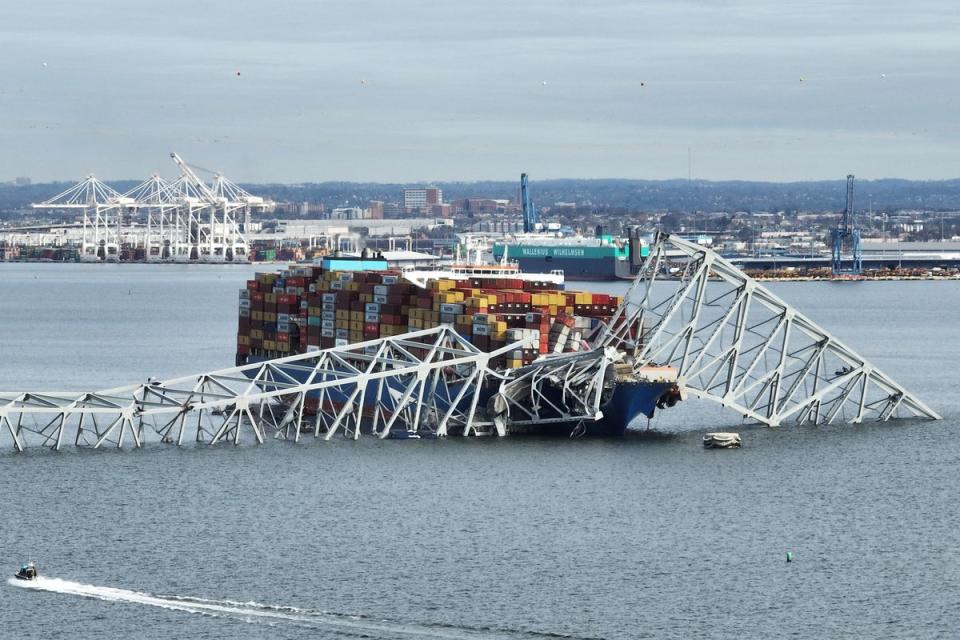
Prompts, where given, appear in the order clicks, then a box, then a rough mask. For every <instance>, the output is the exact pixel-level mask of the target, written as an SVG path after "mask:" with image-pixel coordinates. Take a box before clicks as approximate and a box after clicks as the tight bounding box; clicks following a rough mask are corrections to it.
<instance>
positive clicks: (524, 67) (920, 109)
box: [0, 0, 960, 182]
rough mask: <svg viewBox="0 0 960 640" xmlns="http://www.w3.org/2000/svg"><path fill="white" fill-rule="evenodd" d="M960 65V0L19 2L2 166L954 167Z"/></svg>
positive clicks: (429, 175) (35, 169)
mask: <svg viewBox="0 0 960 640" xmlns="http://www.w3.org/2000/svg"><path fill="white" fill-rule="evenodd" d="M17 5H19V6H17ZM134 6H135V7H137V8H131V7H134ZM958 79H960V3H958V2H957V0H911V1H910V2H904V1H903V0H862V1H856V0H853V1H851V0H829V1H820V0H805V1H803V2H785V1H777V0H747V1H742V2H741V1H725V0H715V1H708V0H704V1H685V0H669V1H665V2H618V1H616V0H589V1H586V0H575V1H567V0H524V1H523V2H517V1H516V0H482V1H480V0H476V1H474V2H464V1H456V0H444V1H427V0H408V1H406V2H395V1H391V0H337V1H328V0H302V1H297V2H285V1H279V0H274V1H272V2H249V1H245V0H204V1H203V2H197V1H196V0H186V1H183V0H167V1H166V2H163V3H154V2H142V1H133V0H101V1H96V2H94V1H84V0H59V1H49V0H31V1H30V2H26V1H22V2H14V1H13V0H11V2H8V3H5V6H4V8H3V15H2V19H0V149H2V151H0V180H8V179H11V178H13V177H14V176H20V175H24V176H30V177H32V178H33V179H34V181H46V180H51V179H78V178H80V177H82V176H83V175H85V174H87V173H95V174H96V175H98V176H100V177H103V178H106V179H120V178H131V179H134V178H141V177H146V176H147V175H149V174H150V173H152V172H160V173H161V175H167V176H174V175H176V173H177V172H176V169H175V167H174V166H173V164H172V163H171V161H170V160H169V157H168V156H169V152H170V151H178V152H179V153H180V154H181V155H182V156H184V158H186V159H187V161H188V162H190V163H192V164H196V165H199V166H202V167H209V168H211V169H218V170H222V171H223V172H224V173H225V174H226V175H228V176H229V177H231V178H233V179H235V180H239V181H252V182H302V181H327V180H352V181H390V182H404V181H434V180H436V181H440V180H479V179H515V178H516V177H517V175H518V174H519V173H520V172H521V171H526V172H528V173H529V174H531V177H532V178H534V179H537V178H562V177H569V178H577V177H584V178H600V177H623V178H652V179H659V178H681V177H682V178H685V177H687V173H688V170H690V171H691V172H692V175H693V177H695V178H705V179H712V180H721V179H745V180H777V181H781V180H784V181H788V180H807V179H839V178H842V177H843V176H844V175H846V174H847V173H855V174H857V176H858V177H860V178H882V177H904V178H918V179H940V178H953V177H958V176H960V117H958V115H960V114H958V106H960V100H958V98H960V82H958ZM688 159H689V160H690V163H689V165H688Z"/></svg>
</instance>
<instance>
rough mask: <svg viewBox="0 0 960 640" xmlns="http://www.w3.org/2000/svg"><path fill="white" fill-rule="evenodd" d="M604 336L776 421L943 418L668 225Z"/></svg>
mask: <svg viewBox="0 0 960 640" xmlns="http://www.w3.org/2000/svg"><path fill="white" fill-rule="evenodd" d="M598 343H599V344H601V345H605V346H612V347H615V348H617V349H624V350H629V351H631V352H632V353H633V354H634V366H635V367H637V368H638V367H642V366H644V365H649V364H654V363H656V364H661V365H670V366H674V367H676V368H677V370H678V373H679V375H680V376H681V382H682V387H683V388H684V389H685V391H686V393H687V394H689V395H694V396H696V397H700V398H706V399H708V400H712V401H714V402H717V403H720V404H722V405H724V406H726V407H730V408H731V409H733V410H735V411H737V412H739V413H740V414H741V415H743V416H744V418H745V419H747V420H750V421H755V422H760V423H763V424H766V425H769V426H777V425H781V424H784V423H787V422H795V423H809V424H828V423H832V422H835V421H836V422H840V421H844V422H853V423H859V422H863V421H867V420H879V421H886V420H889V419H891V418H895V417H915V418H928V419H934V420H936V419H939V418H940V416H939V415H937V413H936V412H935V411H933V410H932V409H931V408H930V407H928V406H927V405H926V404H924V403H923V402H922V401H921V400H920V399H919V398H917V397H916V396H914V395H913V394H912V393H910V392H909V391H907V390H906V389H904V388H903V387H902V386H901V385H900V384H898V383H897V382H895V381H894V380H893V379H891V378H890V377H889V376H887V375H886V374H884V373H883V372H881V371H880V370H879V369H877V367H875V366H874V365H873V364H871V363H870V362H869V361H868V360H866V359H865V358H864V357H862V356H861V355H859V354H857V353H856V352H855V351H853V349H851V348H850V347H848V346H847V345H846V344H844V343H843V342H841V341H840V340H838V339H837V338H836V337H834V336H832V335H830V334H829V333H828V332H827V331H826V330H824V329H823V328H821V327H820V326H819V325H817V324H816V323H814V322H813V321H812V320H810V319H809V318H807V317H806V316H805V315H803V314H802V313H800V312H799V311H798V310H796V309H794V308H793V307H792V306H790V305H789V304H787V303H786V302H784V301H783V300H781V299H780V298H779V297H778V296H776V295H775V294H774V293H772V292H771V291H769V290H768V289H767V288H766V287H764V286H763V285H761V284H760V283H759V282H757V281H756V280H754V279H752V278H750V277H749V276H747V275H746V274H744V273H743V272H742V271H740V270H739V269H737V268H736V267H734V266H733V265H732V264H730V263H729V262H728V261H727V260H725V259H723V258H722V257H721V256H719V255H718V254H716V253H715V252H713V251H711V250H710V249H707V248H705V247H702V246H700V245H698V244H694V243H692V242H688V241H686V240H683V239H681V238H677V237H674V236H671V235H668V234H664V233H661V234H658V236H657V239H656V241H655V242H654V244H653V246H652V247H651V251H650V257H649V258H648V259H647V261H646V262H645V263H644V265H643V267H642V269H641V272H640V274H639V275H638V276H637V278H636V279H635V280H634V282H633V285H632V286H631V288H630V292H629V294H628V295H627V296H626V298H625V300H624V303H623V304H622V305H621V306H620V308H619V309H618V310H617V312H616V314H615V316H614V317H613V318H612V319H611V322H610V323H609V326H608V327H606V328H605V329H604V331H603V332H602V334H601V335H600V336H599V337H598Z"/></svg>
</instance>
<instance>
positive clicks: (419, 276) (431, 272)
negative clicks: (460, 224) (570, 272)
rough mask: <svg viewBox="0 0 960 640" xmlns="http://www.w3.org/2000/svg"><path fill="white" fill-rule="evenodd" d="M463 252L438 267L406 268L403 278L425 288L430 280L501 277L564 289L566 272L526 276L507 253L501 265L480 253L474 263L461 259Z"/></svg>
mask: <svg viewBox="0 0 960 640" xmlns="http://www.w3.org/2000/svg"><path fill="white" fill-rule="evenodd" d="M459 254H460V251H459V248H458V250H457V258H456V259H455V260H454V261H453V262H452V263H450V264H446V265H438V266H436V267H431V268H427V269H425V268H422V267H404V268H403V270H402V275H403V278H404V279H405V280H407V281H408V282H412V283H413V284H415V285H417V286H419V287H426V286H427V282H429V281H430V280H437V279H440V278H445V279H449V280H487V279H499V278H512V279H515V280H523V281H525V282H548V283H550V284H553V285H556V286H557V287H559V288H563V284H564V276H563V269H553V270H551V271H549V272H541V273H526V272H524V271H522V270H521V269H520V266H519V265H518V264H517V263H516V262H508V261H507V255H506V252H504V255H503V259H502V260H501V261H500V262H493V263H491V262H483V261H482V260H481V259H480V251H479V250H478V251H477V253H476V258H475V259H474V261H472V262H471V261H469V258H468V259H467V260H464V261H461V260H460V255H459Z"/></svg>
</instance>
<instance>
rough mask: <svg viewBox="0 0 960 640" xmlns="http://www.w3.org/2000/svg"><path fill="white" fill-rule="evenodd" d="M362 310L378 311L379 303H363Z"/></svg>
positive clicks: (368, 311)
mask: <svg viewBox="0 0 960 640" xmlns="http://www.w3.org/2000/svg"><path fill="white" fill-rule="evenodd" d="M363 310H364V311H366V312H367V313H380V303H379V302H368V303H367V304H366V305H364V307H363Z"/></svg>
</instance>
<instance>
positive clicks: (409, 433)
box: [387, 429, 420, 440]
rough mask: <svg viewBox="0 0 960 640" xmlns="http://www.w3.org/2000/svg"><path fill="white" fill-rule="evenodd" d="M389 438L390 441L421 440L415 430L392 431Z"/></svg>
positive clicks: (388, 435)
mask: <svg viewBox="0 0 960 640" xmlns="http://www.w3.org/2000/svg"><path fill="white" fill-rule="evenodd" d="M387 438H388V439H390V440H419V439H420V434H419V433H417V432H416V431H414V430H413V429H391V430H390V433H389V434H387Z"/></svg>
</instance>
